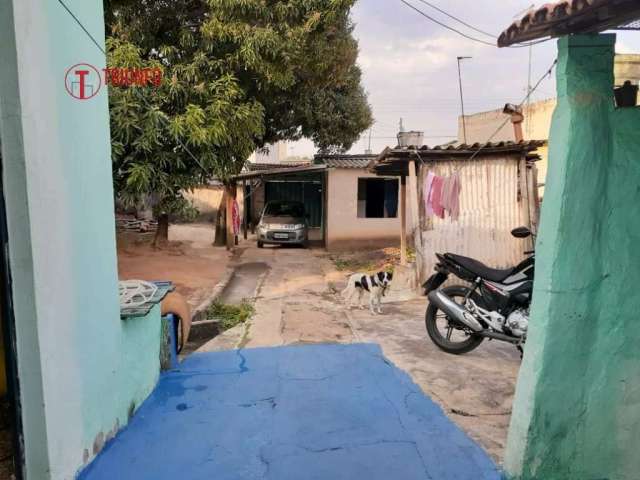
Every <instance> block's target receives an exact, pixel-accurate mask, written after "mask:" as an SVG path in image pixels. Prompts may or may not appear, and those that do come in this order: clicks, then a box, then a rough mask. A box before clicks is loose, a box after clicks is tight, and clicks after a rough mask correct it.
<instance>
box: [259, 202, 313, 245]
mask: <svg viewBox="0 0 640 480" xmlns="http://www.w3.org/2000/svg"><path fill="white" fill-rule="evenodd" d="M307 217H308V216H307V215H306V213H305V211H304V205H303V204H302V203H300V202H293V201H289V200H278V201H273V202H269V203H267V204H266V205H265V207H264V210H263V211H262V215H261V216H260V223H258V248H262V247H263V246H264V245H265V244H271V245H304V246H306V245H307V243H308V241H309V232H308V224H307Z"/></svg>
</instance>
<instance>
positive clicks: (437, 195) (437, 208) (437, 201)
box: [431, 175, 444, 218]
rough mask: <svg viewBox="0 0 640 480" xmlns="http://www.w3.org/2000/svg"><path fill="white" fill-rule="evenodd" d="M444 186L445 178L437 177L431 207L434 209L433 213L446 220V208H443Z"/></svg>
mask: <svg viewBox="0 0 640 480" xmlns="http://www.w3.org/2000/svg"><path fill="white" fill-rule="evenodd" d="M443 185H444V178H442V177H439V176H437V175H436V177H435V178H434V179H433V187H432V190H431V205H432V207H433V213H434V214H435V215H436V216H437V217H440V218H444V208H442V203H441V202H442V187H443Z"/></svg>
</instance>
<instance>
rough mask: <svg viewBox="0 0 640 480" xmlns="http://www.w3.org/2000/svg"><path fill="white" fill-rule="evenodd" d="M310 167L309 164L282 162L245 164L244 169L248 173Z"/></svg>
mask: <svg viewBox="0 0 640 480" xmlns="http://www.w3.org/2000/svg"><path fill="white" fill-rule="evenodd" d="M308 165H311V163H310V162H290V163H289V162H283V163H247V164H246V165H245V168H246V169H247V170H248V171H250V172H259V171H264V170H278V169H282V168H296V167H306V166H308Z"/></svg>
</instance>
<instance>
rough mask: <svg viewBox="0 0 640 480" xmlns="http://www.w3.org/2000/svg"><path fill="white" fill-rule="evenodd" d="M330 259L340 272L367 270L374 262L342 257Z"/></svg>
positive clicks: (372, 266)
mask: <svg viewBox="0 0 640 480" xmlns="http://www.w3.org/2000/svg"><path fill="white" fill-rule="evenodd" d="M332 260H333V264H334V265H335V266H336V269H337V270H338V271H340V272H342V271H349V272H368V271H370V270H372V269H373V268H374V267H375V263H374V262H372V261H370V260H361V259H357V258H343V257H334V258H332Z"/></svg>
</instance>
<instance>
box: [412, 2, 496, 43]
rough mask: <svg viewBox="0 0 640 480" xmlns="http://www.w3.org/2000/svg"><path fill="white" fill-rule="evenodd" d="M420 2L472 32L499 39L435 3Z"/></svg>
mask: <svg viewBox="0 0 640 480" xmlns="http://www.w3.org/2000/svg"><path fill="white" fill-rule="evenodd" d="M419 1H420V2H422V3H424V4H425V5H428V6H429V7H431V8H433V9H434V10H437V11H438V12H440V13H442V14H443V15H446V16H447V17H449V18H451V19H453V20H455V21H456V22H458V23H461V24H462V25H464V26H465V27H467V28H470V29H471V30H474V31H476V32H478V33H481V34H483V35H486V36H487V37H491V38H495V39H497V38H498V36H497V35H494V34H493V33H488V32H485V31H484V30H480V29H479V28H476V27H474V26H473V25H470V24H468V23H467V22H465V21H464V20H461V19H459V18H458V17H456V16H454V15H451V14H450V13H449V12H446V11H444V10H443V9H441V8H440V7H438V6H437V5H434V4H433V3H430V2H427V0H419Z"/></svg>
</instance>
